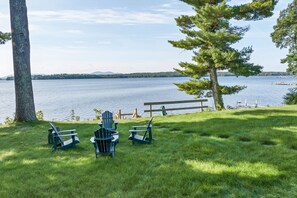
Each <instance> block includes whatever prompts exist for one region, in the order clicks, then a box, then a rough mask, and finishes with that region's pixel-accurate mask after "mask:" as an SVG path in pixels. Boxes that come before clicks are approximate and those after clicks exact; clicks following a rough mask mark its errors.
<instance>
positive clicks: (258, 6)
mask: <svg viewBox="0 0 297 198" xmlns="http://www.w3.org/2000/svg"><path fill="white" fill-rule="evenodd" d="M182 2H184V3H186V4H188V5H190V6H191V7H192V8H193V10H194V15H192V16H188V15H182V16H180V17H178V18H176V19H175V20H176V24H177V26H179V27H180V31H181V33H183V34H184V35H185V38H184V39H181V40H178V41H172V40H170V41H169V43H171V44H172V45H173V47H177V48H181V49H184V50H190V51H193V56H192V62H190V63H189V62H181V63H180V64H179V65H180V67H181V69H180V68H175V70H176V71H177V72H179V73H181V74H183V75H186V76H189V77H191V79H190V81H188V82H185V83H178V84H176V85H177V87H178V88H179V90H181V91H185V92H186V93H187V94H190V95H195V96H196V97H213V99H214V104H215V107H216V109H217V110H222V109H224V103H223V98H222V95H224V94H235V93H237V92H239V91H241V90H242V89H244V88H245V86H238V85H235V86H230V87H227V86H220V85H219V82H218V78H217V72H218V71H228V72H231V73H234V74H235V75H237V76H251V75H256V74H259V73H260V72H261V69H262V67H261V66H260V65H255V64H253V63H250V62H249V60H250V56H251V53H252V52H253V49H252V47H244V48H243V49H241V50H238V49H235V48H233V47H232V45H233V44H235V43H237V42H239V41H240V40H241V39H242V38H243V36H244V34H245V33H246V32H247V31H248V30H249V27H238V26H233V25H232V24H231V23H230V21H231V20H260V19H263V18H265V17H268V16H271V15H272V10H273V8H274V5H275V4H276V3H277V2H276V1H272V0H256V1H252V2H251V3H247V4H242V5H238V6H237V5H236V6H231V5H229V4H228V3H227V1H226V0H182ZM207 74H208V75H209V77H210V78H209V79H206V78H204V76H205V75H207Z"/></svg>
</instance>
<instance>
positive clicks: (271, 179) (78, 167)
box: [0, 115, 297, 197]
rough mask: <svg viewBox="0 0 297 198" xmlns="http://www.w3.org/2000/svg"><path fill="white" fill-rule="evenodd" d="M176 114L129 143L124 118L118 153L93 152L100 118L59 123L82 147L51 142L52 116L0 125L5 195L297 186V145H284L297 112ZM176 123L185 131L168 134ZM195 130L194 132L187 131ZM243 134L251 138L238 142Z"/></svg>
mask: <svg viewBox="0 0 297 198" xmlns="http://www.w3.org/2000/svg"><path fill="white" fill-rule="evenodd" d="M189 116H191V115H189ZM174 119H175V118H172V121H171V120H170V119H168V118H162V117H158V118H156V119H154V123H156V124H157V125H159V126H160V125H162V126H163V127H162V128H158V127H156V128H153V135H154V139H155V140H154V141H153V143H152V144H151V145H141V144H137V145H131V142H130V141H129V140H128V136H129V132H128V130H129V128H130V127H131V126H132V125H134V124H135V123H133V122H128V123H119V129H118V130H119V132H120V143H119V144H118V145H117V147H116V157H115V159H114V160H112V159H111V158H110V157H109V156H100V157H99V158H98V159H97V160H95V159H94V157H95V155H94V147H93V145H92V144H91V143H90V142H89V139H90V137H91V136H93V132H94V131H95V130H96V129H97V128H98V126H97V125H96V124H95V123H57V124H56V125H57V126H59V127H61V129H69V128H75V129H77V132H78V136H79V138H80V140H81V143H80V144H78V145H77V147H76V148H74V149H68V150H65V151H57V152H52V151H51V146H50V145H48V144H47V129H48V128H49V125H48V123H47V122H40V123H37V124H33V125H30V124H28V125H27V124H23V125H19V126H14V127H11V128H10V127H9V128H0V134H2V133H5V134H6V135H5V136H3V139H2V140H1V145H0V161H1V163H0V170H1V181H0V185H1V187H2V191H0V195H8V193H11V192H13V195H15V196H19V197H21V196H24V195H26V196H33V197H34V196H42V197H52V196H60V195H61V194H62V195H63V196H66V197H67V196H77V195H82V194H83V195H84V196H86V197H92V196H94V195H96V196H98V197H99V196H104V197H109V196H110V197H114V196H121V197H168V196H177V197H182V196H188V197H195V196H196V197H197V196H230V195H233V196H245V197H254V196H265V195H280V196H281V195H284V196H286V195H287V196H288V195H290V193H292V192H293V191H294V190H296V189H294V187H293V186H294V185H292V181H295V180H294V178H296V177H297V175H296V173H295V171H294V169H296V165H295V164H296V151H294V150H292V149H288V148H287V147H286V143H287V142H288V141H296V135H295V133H296V131H295V129H294V128H293V129H292V128H290V127H296V124H295V123H294V121H293V120H296V116H293V115H287V116H276V115H274V116H266V117H264V118H261V119H260V120H259V119H258V118H257V117H248V118H244V119H242V118H239V117H236V115H234V116H233V117H231V118H230V117H228V118H213V117H210V118H209V119H203V120H199V119H197V120H196V121H190V120H189V119H184V121H179V122H176V120H174ZM271 120H273V121H272V122H271ZM288 120H290V121H288ZM145 121H146V120H144V121H140V122H143V123H145ZM137 122H139V121H137ZM278 128H285V130H283V131H281V132H280V131H279V130H278ZM172 129H174V130H179V131H181V133H169V132H170V130H172ZM10 132H11V134H9V135H7V133H10ZM189 132H191V133H192V135H191V136H186V135H184V134H185V133H189ZM203 133H208V134H210V135H209V136H201V134H203ZM220 134H227V135H229V138H220V137H219V135H220ZM280 135H281V136H280ZM243 136H248V137H251V139H252V141H251V142H250V143H248V144H246V143H243V142H241V141H239V140H238V138H239V137H243ZM279 136H280V137H279ZM1 137H2V136H1ZM262 138H263V139H265V138H267V139H275V138H278V139H280V142H281V144H277V145H275V146H271V147H265V146H263V145H262V144H261V142H260V140H262ZM2 142H3V143H2ZM293 152H295V153H293ZM7 153H8V154H7ZM5 154H6V155H5ZM284 186H286V188H285V189H284V188H283V187H284Z"/></svg>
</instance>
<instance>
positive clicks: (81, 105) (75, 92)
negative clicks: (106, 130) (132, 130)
mask: <svg viewBox="0 0 297 198" xmlns="http://www.w3.org/2000/svg"><path fill="white" fill-rule="evenodd" d="M186 80H187V78H183V77H176V78H123V79H77V80H34V81H33V89H34V100H35V106H36V111H39V110H42V112H43V113H44V119H46V120H66V119H69V118H70V112H71V110H74V112H75V115H77V116H80V118H81V119H83V120H85V119H93V118H95V112H94V111H93V109H94V108H97V109H102V110H109V111H111V112H113V113H116V112H118V110H119V109H121V110H122V112H124V113H125V112H133V110H134V109H135V108H137V109H138V112H139V114H141V115H142V116H148V113H143V111H144V109H145V107H144V105H143V103H144V102H154V101H170V100H187V99H193V96H189V95H187V94H185V93H184V92H181V91H178V90H177V88H176V86H175V85H174V84H173V83H181V82H184V81H186ZM296 81H297V79H296V78H294V77H279V76H278V77H276V76H269V77H262V76H261V77H259V76H257V77H248V78H246V77H238V78H237V77H234V76H230V77H219V82H220V83H221V84H222V85H235V84H238V85H246V86H248V87H247V88H246V89H245V90H243V91H241V92H239V93H238V94H234V95H229V96H224V102H225V106H227V105H230V106H235V105H236V104H237V102H238V101H242V102H243V103H244V102H247V103H248V104H255V103H256V102H257V103H258V104H259V105H262V106H266V105H269V106H278V105H282V97H283V96H284V95H285V94H286V93H287V92H288V89H289V88H291V87H292V86H287V85H274V83H276V82H296ZM208 105H210V106H213V102H212V99H211V98H210V99H209V102H208ZM14 112H15V96H14V82H13V81H6V80H0V123H1V122H3V121H4V120H5V118H6V117H7V116H9V117H13V113H14ZM168 113H169V114H173V113H179V112H178V111H175V112H168Z"/></svg>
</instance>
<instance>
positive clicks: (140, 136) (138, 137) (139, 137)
mask: <svg viewBox="0 0 297 198" xmlns="http://www.w3.org/2000/svg"><path fill="white" fill-rule="evenodd" d="M143 138H144V137H143V135H137V134H135V135H134V139H136V140H144V139H143ZM132 139H133V138H132V134H131V135H130V136H129V140H132Z"/></svg>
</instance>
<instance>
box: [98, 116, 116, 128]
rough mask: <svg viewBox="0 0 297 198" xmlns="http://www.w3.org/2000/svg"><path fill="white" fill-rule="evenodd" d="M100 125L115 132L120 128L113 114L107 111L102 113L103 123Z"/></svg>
mask: <svg viewBox="0 0 297 198" xmlns="http://www.w3.org/2000/svg"><path fill="white" fill-rule="evenodd" d="M98 124H99V126H100V128H106V129H109V130H111V131H115V132H116V130H117V127H118V122H117V121H114V120H113V116H112V113H111V112H109V111H105V112H103V113H102V116H101V121H100V122H99V123H98Z"/></svg>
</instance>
